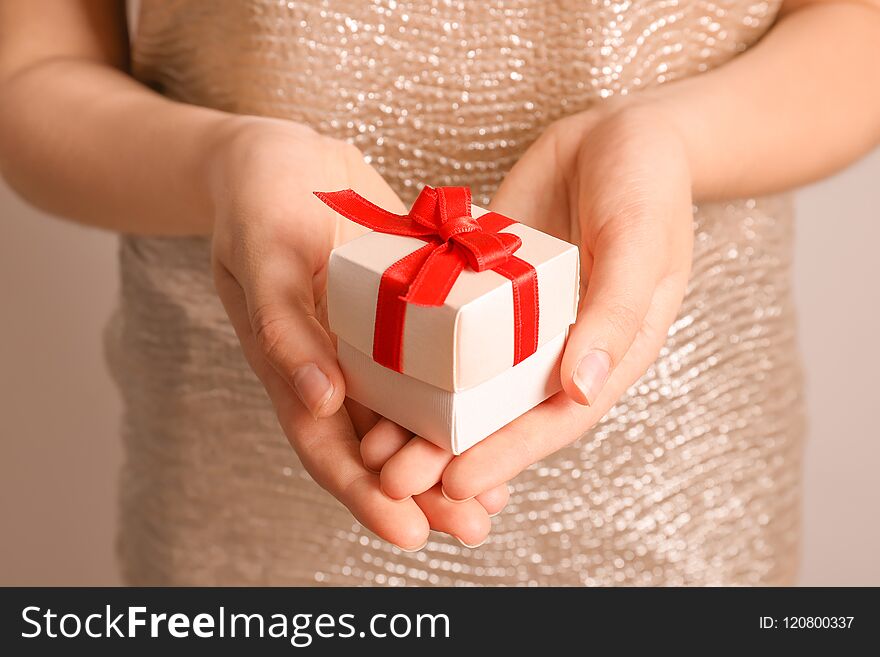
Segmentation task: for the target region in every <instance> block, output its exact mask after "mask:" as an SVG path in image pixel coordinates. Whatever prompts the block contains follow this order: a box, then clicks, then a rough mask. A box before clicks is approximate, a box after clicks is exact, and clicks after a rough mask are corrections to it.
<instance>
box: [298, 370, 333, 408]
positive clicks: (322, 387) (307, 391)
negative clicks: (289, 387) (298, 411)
mask: <svg viewBox="0 0 880 657" xmlns="http://www.w3.org/2000/svg"><path fill="white" fill-rule="evenodd" d="M293 389H294V390H296V394H297V395H298V396H299V398H300V401H302V403H303V404H305V406H306V408H307V409H309V412H310V413H311V414H312V415H313V416H314V418H315V419H316V420H317V419H318V417H320V414H321V409H322V408H323V407H324V405H325V404H326V403H327V402H328V401H329V400H330V398H331V397H332V396H333V385H332V384H331V383H330V379H328V378H327V375H326V374H324V373H323V372H322V371H321V370H319V369H318V366H317V365H315V364H314V363H307V364H306V365H303V366H302V367H300V368H299V369H298V370H297V371H296V372H294V373H293Z"/></svg>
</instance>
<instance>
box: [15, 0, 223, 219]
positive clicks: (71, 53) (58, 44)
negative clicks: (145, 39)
mask: <svg viewBox="0 0 880 657" xmlns="http://www.w3.org/2000/svg"><path fill="white" fill-rule="evenodd" d="M124 7H125V3H124V2H121V1H116V0H100V1H95V2H70V1H69V0H40V1H39V2H16V1H15V0H6V1H3V2H0V171H2V174H3V177H4V178H5V179H6V180H7V181H8V182H9V184H10V185H11V186H12V187H13V188H14V189H15V190H16V191H17V192H18V193H19V194H21V195H22V196H23V197H24V198H26V199H27V200H28V201H30V202H31V203H33V204H34V205H37V206H39V207H41V208H42V209H44V210H47V211H49V212H52V213H54V214H58V215H62V216H65V217H68V218H70V219H74V220H76V221H80V222H83V223H87V224H91V225H95V226H101V227H105V228H111V229H114V230H119V231H123V232H130V233H140V234H159V235H185V234H196V233H203V234H206V233H208V232H210V229H211V222H212V203H211V195H210V193H209V190H208V189H207V181H208V176H207V172H206V167H207V166H208V165H209V163H210V162H211V161H212V160H211V158H210V157H209V155H210V153H211V152H212V151H213V150H214V149H215V148H216V146H217V144H219V143H220V141H221V140H222V139H225V138H226V137H227V133H228V132H229V131H230V130H231V129H232V128H233V125H234V121H230V117H229V115H227V114H224V113H222V112H217V111H213V110H210V109H204V108H198V107H192V106H189V105H184V104H181V103H175V102H173V101H170V100H168V99H166V98H163V97H162V96H160V95H159V94H156V93H153V92H151V91H150V90H149V89H147V88H146V87H144V86H142V85H140V84H138V83H137V82H135V81H134V80H133V79H131V78H130V77H129V76H128V75H126V73H125V69H126V68H127V65H128V44H127V39H126V29H125V11H124Z"/></svg>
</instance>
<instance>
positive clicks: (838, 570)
mask: <svg viewBox="0 0 880 657" xmlns="http://www.w3.org/2000/svg"><path fill="white" fill-rule="evenodd" d="M878 183H880V151H878V152H875V153H874V154H873V155H872V156H870V157H869V158H867V159H865V160H864V161H863V162H861V163H859V164H858V165H856V166H855V167H853V168H851V169H850V170H848V171H846V172H844V173H843V174H841V175H839V176H837V177H835V178H833V179H831V180H828V181H825V182H823V183H821V184H818V185H815V186H812V187H810V188H808V189H805V190H803V191H802V192H800V193H799V194H798V197H797V198H798V209H799V220H798V226H799V233H798V239H797V247H796V249H797V276H796V283H797V296H798V301H799V305H800V327H801V345H802V348H803V353H804V361H805V364H806V368H807V373H808V377H809V379H808V394H809V399H808V402H809V408H810V420H811V421H810V438H809V444H808V450H807V465H806V502H805V509H804V512H805V542H804V555H803V566H802V575H801V582H802V583H803V584H818V585H827V584H849V585H859V584H863V585H865V584H873V585H878V584H880V562H878V558H877V555H878V554H880V528H878V520H880V513H878V511H877V503H878V502H880V495H878V490H880V487H878V481H877V465H878V461H880V440H878V438H880V432H878V429H877V424H876V420H875V409H876V408H877V406H878V400H877V392H878V389H880V386H878V376H880V375H878V372H880V346H878V336H880V311H878V308H877V301H878V294H877V289H876V287H875V286H876V284H877V281H878V280H880V259H878V257H877V252H878V246H880V222H878V219H880V184H878ZM0 225H2V233H0V308H2V311H0V312H2V314H0V317H2V321H0V584H5V585H10V584H35V585H40V584H69V585H73V584H95V585H97V584H115V583H118V581H119V580H118V576H117V574H116V568H115V560H114V552H113V540H114V531H115V513H116V506H115V486H116V477H117V472H118V468H119V463H120V456H121V455H120V444H119V439H118V436H117V427H118V424H119V413H120V405H119V400H118V398H117V395H116V392H115V390H114V388H113V384H112V382H111V381H110V379H109V377H108V374H107V371H106V367H105V366H104V362H103V355H102V352H101V331H102V329H103V325H104V323H105V321H106V319H107V317H108V315H109V313H110V312H111V309H112V307H113V301H114V295H115V294H116V291H117V281H116V278H117V273H116V261H115V240H114V238H113V237H112V236H111V235H108V234H104V233H100V232H98V231H95V230H89V229H86V228H82V227H78V226H73V225H71V224H67V223H63V222H60V221H58V220H54V219H50V218H47V217H44V216H41V214H40V213H38V212H35V211H33V210H31V209H29V208H27V207H25V206H24V204H23V203H21V202H20V201H18V200H17V199H15V198H14V197H13V196H12V195H11V193H10V192H9V190H8V189H6V188H5V187H3V186H2V183H0Z"/></svg>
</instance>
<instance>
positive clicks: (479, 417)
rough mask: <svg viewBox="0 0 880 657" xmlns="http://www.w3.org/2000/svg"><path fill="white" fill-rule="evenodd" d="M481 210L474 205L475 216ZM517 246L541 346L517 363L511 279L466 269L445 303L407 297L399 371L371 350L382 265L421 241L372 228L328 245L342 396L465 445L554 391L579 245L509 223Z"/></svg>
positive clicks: (445, 443)
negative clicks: (532, 290) (534, 297)
mask: <svg viewBox="0 0 880 657" xmlns="http://www.w3.org/2000/svg"><path fill="white" fill-rule="evenodd" d="M485 213H486V211H485V210H483V209H482V208H479V207H477V206H472V214H473V217H474V218H478V217H481V216H482V215H484V214H485ZM499 232H504V233H513V234H515V235H517V236H518V237H519V238H520V239H521V240H522V245H521V246H520V248H519V249H518V250H517V251H516V253H515V255H516V256H517V257H518V258H520V259H522V260H525V261H526V262H528V263H529V264H531V265H532V266H533V267H534V269H535V271H536V273H537V284H538V339H537V349H536V351H535V352H534V353H532V354H531V355H530V356H528V357H527V358H525V359H524V360H522V361H521V362H519V363H518V364H516V365H514V300H513V286H512V283H511V281H510V280H509V279H508V278H506V277H504V276H502V275H501V274H499V273H496V272H495V271H491V270H487V271H482V272H476V271H473V270H470V269H468V268H465V269H464V271H462V272H461V273H460V274H459V275H458V278H457V279H456V281H455V283H454V284H453V286H452V288H451V290H450V292H449V295H448V296H447V297H446V300H445V302H444V303H443V305H442V306H436V307H428V306H418V305H413V304H408V305H407V306H406V312H405V323H404V329H403V338H402V363H401V365H402V367H401V370H402V371H400V372H398V371H395V370H393V369H390V368H388V367H385V366H383V365H380V364H379V363H377V362H375V361H374V360H373V357H372V353H373V339H374V331H375V318H376V302H377V299H378V296H379V283H380V280H381V278H382V275H383V273H384V272H385V271H386V270H387V269H388V268H389V267H390V266H391V265H393V264H394V263H396V262H398V261H399V260H400V259H401V258H403V257H404V256H406V255H408V254H410V253H412V252H413V251H415V250H417V249H419V248H421V247H423V246H425V242H424V241H423V240H420V239H418V238H415V237H404V236H400V235H391V234H387V233H380V232H369V233H366V234H365V235H362V236H361V237H358V238H356V239H354V240H352V241H350V242H347V243H345V244H343V245H341V246H339V247H337V248H336V249H334V250H333V252H332V254H331V256H330V264H329V280H328V290H327V303H328V314H329V320H330V328H331V330H332V331H333V332H334V333H335V334H336V336H337V338H338V343H337V344H338V347H337V348H338V356H339V364H340V366H341V368H342V371H343V374H344V376H345V381H346V391H347V395H348V396H350V397H351V398H352V399H354V400H356V401H358V402H360V403H361V404H363V405H364V406H367V407H368V408H371V409H373V410H374V411H376V412H377V413H379V414H380V415H383V416H384V417H387V418H388V419H390V420H393V421H394V422H397V423H398V424H400V425H401V426H403V427H406V428H407V429H409V430H410V431H413V432H414V433H415V434H417V435H419V436H421V437H423V438H425V439H427V440H430V441H431V442H433V443H435V444H437V445H439V446H441V447H443V448H445V449H447V450H449V451H451V452H452V453H453V454H461V453H462V452H464V451H465V450H466V449H468V448H470V447H472V446H473V445H475V444H476V443H478V442H479V441H480V440H482V439H483V438H485V437H486V436H488V435H490V434H492V433H494V432H495V431H497V430H498V429H500V428H501V427H503V426H504V425H506V424H508V423H509V422H511V421H512V420H514V419H516V418H517V417H519V416H520V415H522V414H523V413H525V412H526V411H528V410H530V409H531V408H533V407H534V406H536V405H538V404H540V403H541V402H542V401H544V400H545V399H547V398H548V397H550V396H551V395H553V394H554V393H556V392H557V391H559V389H560V387H561V386H560V382H559V360H560V357H561V355H562V350H563V348H564V346H565V339H566V337H567V334H568V328H569V326H570V325H571V324H572V323H573V322H574V320H575V316H576V313H577V303H578V289H579V258H578V250H577V247H576V246H574V245H572V244H569V243H568V242H564V241H562V240H559V239H557V238H555V237H552V236H550V235H547V234H546V233H542V232H541V231H538V230H535V229H534V228H530V227H528V226H525V225H524V224H518V223H513V224H511V225H510V226H507V227H506V228H503V229H502V230H501V231H499Z"/></svg>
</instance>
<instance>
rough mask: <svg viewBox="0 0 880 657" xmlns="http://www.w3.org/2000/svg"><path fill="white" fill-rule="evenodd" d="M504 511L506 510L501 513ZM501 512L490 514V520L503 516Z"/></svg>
mask: <svg viewBox="0 0 880 657" xmlns="http://www.w3.org/2000/svg"><path fill="white" fill-rule="evenodd" d="M503 510H504V509H502V510H501V511H503ZM501 511H496V512H495V513H490V514H489V517H490V518H494V517H495V516H500V515H501Z"/></svg>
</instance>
